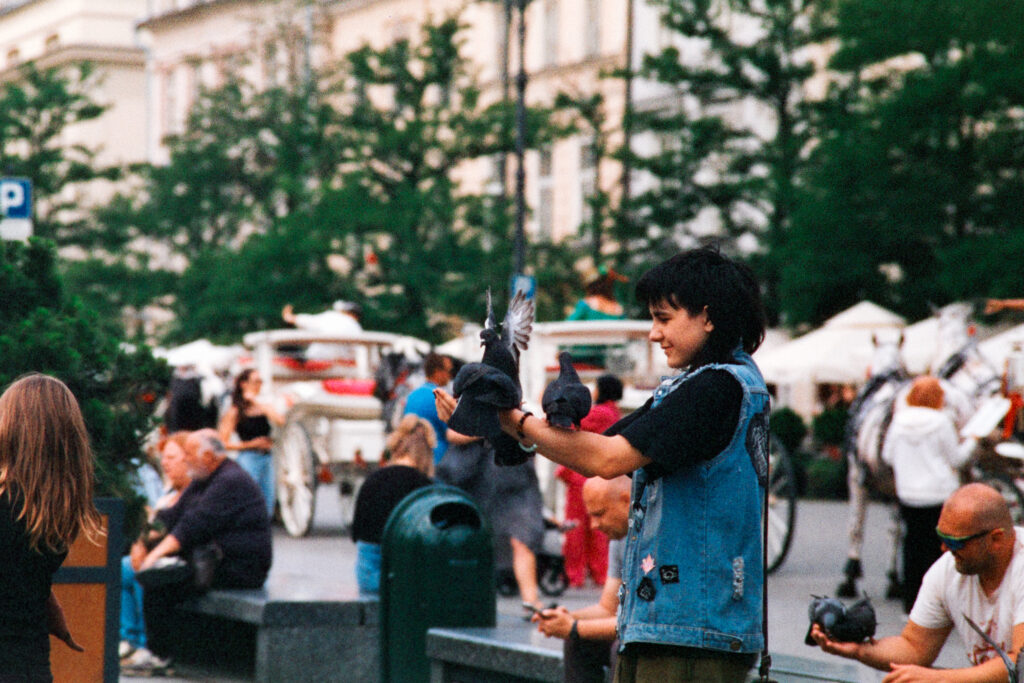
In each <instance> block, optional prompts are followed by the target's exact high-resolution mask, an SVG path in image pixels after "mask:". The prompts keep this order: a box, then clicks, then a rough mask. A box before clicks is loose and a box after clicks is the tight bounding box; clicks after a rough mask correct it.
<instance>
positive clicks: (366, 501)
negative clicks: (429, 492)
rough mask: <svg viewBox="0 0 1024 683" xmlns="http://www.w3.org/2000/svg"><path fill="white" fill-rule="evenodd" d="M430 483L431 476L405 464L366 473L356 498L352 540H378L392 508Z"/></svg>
mask: <svg viewBox="0 0 1024 683" xmlns="http://www.w3.org/2000/svg"><path fill="white" fill-rule="evenodd" d="M432 483H433V482H431V481H430V477H428V476H427V475H425V474H423V473H422V472H420V471H419V470H418V469H416V468H415V467H408V466H406V465H388V466H387V467H382V468H381V469H379V470H377V471H376V472H374V473H373V474H371V475H370V476H368V477H367V478H366V481H364V482H363V486H362V487H361V488H360V489H359V496H358V497H357V498H356V511H355V514H354V516H353V518H352V540H353V541H364V542H366V543H380V539H381V536H382V535H383V534H384V525H385V524H387V521H388V515H390V514H391V511H392V510H394V509H395V507H396V506H397V505H398V504H399V503H401V502H402V499H403V498H405V497H406V496H407V495H409V494H410V493H412V492H413V491H415V490H416V489H418V488H421V487H423V486H429V485H430V484H432Z"/></svg>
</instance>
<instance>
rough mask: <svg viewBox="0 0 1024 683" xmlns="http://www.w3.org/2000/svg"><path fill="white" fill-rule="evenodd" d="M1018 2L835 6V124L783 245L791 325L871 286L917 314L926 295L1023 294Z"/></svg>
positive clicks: (941, 299)
mask: <svg viewBox="0 0 1024 683" xmlns="http://www.w3.org/2000/svg"><path fill="white" fill-rule="evenodd" d="M1022 12H1024V10H1022V8H1021V7H1020V6H1018V5H1016V4H1014V3H1005V2H997V1H990V0H986V1H982V2H977V3H957V2H952V1H951V0H930V1H929V2H913V1H911V0H895V1H889V0H885V1H881V0H867V1H861V0H858V1H857V2H854V1H852V0H847V1H844V2H842V3H840V5H839V13H838V22H837V31H838V36H839V50H838V52H837V53H836V54H835V56H834V57H833V59H832V62H831V66H832V68H834V69H835V70H836V71H837V72H838V73H837V80H836V83H835V85H834V87H833V88H832V92H831V95H830V99H829V101H828V103H827V105H826V108H825V110H824V111H825V112H826V115H827V116H828V122H829V124H830V125H829V127H828V135H827V136H823V138H822V140H821V144H820V145H819V146H818V147H817V148H816V150H815V152H814V155H813V162H814V163H813V164H812V166H813V168H814V170H813V171H812V172H810V173H809V174H808V175H807V190H806V196H805V198H804V200H803V208H802V210H801V212H800V215H799V217H798V219H797V220H796V221H795V224H794V227H793V235H792V243H791V244H790V245H788V247H787V248H786V249H784V250H781V251H780V254H779V255H780V257H781V258H782V260H783V261H785V262H788V263H790V264H791V266H790V267H788V268H787V269H786V272H785V273H784V278H783V291H784V293H785V294H784V305H785V306H786V307H787V309H789V310H790V311H791V312H792V319H791V320H792V322H800V321H810V322H819V321H821V320H822V319H824V318H825V317H827V316H828V315H831V314H832V313H834V312H835V311H836V310H839V309H840V308H842V307H843V306H845V305H848V304H849V303H851V302H853V301H855V300H859V299H860V298H863V297H867V298H871V299H873V300H875V301H877V302H879V303H881V304H883V305H888V306H891V307H893V308H895V309H897V310H899V311H900V312H902V313H904V314H906V315H908V316H910V317H920V316H922V315H924V314H926V313H927V310H928V309H927V306H928V304H929V303H935V304H941V303H945V302H948V301H950V300H953V299H958V298H972V297H980V296H1011V295H1017V294H1019V287H1020V277H1019V267H1018V266H1017V264H1016V263H1015V261H1016V259H1014V258H1012V257H1011V256H1010V255H1011V254H1014V253H1018V252H1014V251H1013V249H1014V248H1015V247H1016V248H1019V246H1020V245H1021V244H1022V243H1024V236H1022V228H1021V226H1020V215H1021V212H1022V210H1024V122H1022V119H1021V116H1020V111H1021V107H1022V105H1024V85H1022V83H1024V81H1022V79H1021V77H1022V75H1024V65H1022V62H1021V60H1020V55H1021V48H1022V37H1021V35H1020V34H1019V32H1018V31H1015V30H1012V29H1009V28H1008V27H1010V26H1019V25H1020V24H1019V22H1020V20H1021V18H1022V16H1024V15H1022ZM801 262H802V265H801Z"/></svg>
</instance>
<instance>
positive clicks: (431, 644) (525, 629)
mask: <svg viewBox="0 0 1024 683" xmlns="http://www.w3.org/2000/svg"><path fill="white" fill-rule="evenodd" d="M427 657H428V658H429V659H430V683H456V682H458V683H465V682H467V681H473V683H499V682H501V683H561V681H562V680H563V669H562V641H561V640H558V639H557V638H545V637H544V636H543V635H542V634H540V633H538V632H537V630H536V629H535V628H532V627H531V626H530V625H529V624H525V623H524V622H523V621H522V620H519V619H515V618H513V617H499V619H498V625H497V626H496V627H495V628H432V629H430V630H429V631H427ZM864 671H866V669H865V667H859V666H858V665H856V664H854V663H851V662H842V661H836V662H825V661H818V660H812V659H806V658H804V657H795V656H791V655H782V654H776V655H772V671H771V677H772V679H773V680H775V681H777V682H778V683H804V682H806V681H834V682H835V683H859V682H860V681H861V680H862V678H861V674H862V673H863V672H864ZM749 680H750V681H756V680H757V676H756V671H755V672H754V674H753V675H752V676H751V677H750V679H749Z"/></svg>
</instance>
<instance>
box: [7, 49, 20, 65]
mask: <svg viewBox="0 0 1024 683" xmlns="http://www.w3.org/2000/svg"><path fill="white" fill-rule="evenodd" d="M20 61H21V52H20V51H19V50H18V48H16V47H15V48H12V49H10V50H8V51H7V66H16V65H17V64H18V62H20Z"/></svg>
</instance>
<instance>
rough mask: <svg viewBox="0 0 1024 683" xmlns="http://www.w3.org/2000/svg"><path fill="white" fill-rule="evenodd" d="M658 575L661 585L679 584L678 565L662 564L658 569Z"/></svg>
mask: <svg viewBox="0 0 1024 683" xmlns="http://www.w3.org/2000/svg"><path fill="white" fill-rule="evenodd" d="M658 573H659V574H660V575H661V582H662V583H663V584H665V583H679V565H676V564H663V565H661V566H660V567H658Z"/></svg>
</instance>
